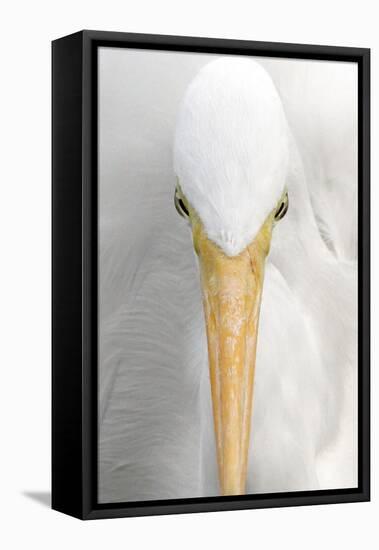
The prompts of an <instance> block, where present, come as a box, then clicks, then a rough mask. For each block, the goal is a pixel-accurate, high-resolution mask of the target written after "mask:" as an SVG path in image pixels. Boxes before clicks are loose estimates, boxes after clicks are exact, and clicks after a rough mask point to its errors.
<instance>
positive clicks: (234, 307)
mask: <svg viewBox="0 0 379 550" xmlns="http://www.w3.org/2000/svg"><path fill="white" fill-rule="evenodd" d="M272 222H273V219H272V216H269V217H268V218H267V220H266V222H265V223H264V224H263V226H262V228H261V229H260V231H259V233H258V234H257V236H256V237H255V239H254V241H253V242H252V243H251V244H250V245H248V246H247V247H246V249H245V250H243V251H242V252H241V253H240V254H239V255H238V256H233V257H229V256H227V255H226V254H224V253H223V252H222V250H221V249H220V248H219V247H218V246H217V245H216V244H214V243H213V242H212V241H211V240H210V239H208V237H207V236H206V234H205V231H204V228H203V226H202V223H201V221H200V220H199V219H198V218H197V219H195V220H194V222H193V224H192V229H193V240H194V246H195V250H196V252H197V254H198V257H199V263H200V272H201V283H202V289H203V304H204V313H205V321H206V329H207V338H208V357H209V370H210V381H211V390H212V404H213V419H214V428H215V435H216V445H217V461H218V472H219V480H220V490H221V494H222V495H240V494H244V493H245V487H246V470H247V462H248V451H249V442H250V420H251V414H252V398H253V385H254V370H255V357H256V349H257V336H258V322H259V311H260V304H261V295H262V287H263V279H264V266H265V259H266V256H267V254H268V251H269V248H270V242H271V231H272V225H273V224H272Z"/></svg>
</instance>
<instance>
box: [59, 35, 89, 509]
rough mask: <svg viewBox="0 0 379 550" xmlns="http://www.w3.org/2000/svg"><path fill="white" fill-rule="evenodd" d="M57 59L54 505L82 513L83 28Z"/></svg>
mask: <svg viewBox="0 0 379 550" xmlns="http://www.w3.org/2000/svg"><path fill="white" fill-rule="evenodd" d="M52 63H53V66H52V121H53V123H52V141H53V145H52V219H53V222H52V224H53V225H52V233H53V235H52V242H53V249H52V259H53V268H52V279H53V284H52V507H53V508H54V509H55V510H59V511H61V512H65V513H67V514H71V515H74V516H76V517H82V500H83V499H82V477H83V476H82V65H83V63H82V33H77V34H75V35H72V36H70V37H67V38H66V39H61V40H59V41H55V42H53V44H52Z"/></svg>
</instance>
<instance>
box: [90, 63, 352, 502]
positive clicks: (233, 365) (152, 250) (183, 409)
mask: <svg viewBox="0 0 379 550" xmlns="http://www.w3.org/2000/svg"><path fill="white" fill-rule="evenodd" d="M274 73H275V71H272V74H273V76H274ZM349 78H350V77H349ZM279 84H280V83H279ZM278 87H279V92H281V95H279V93H278V92H277V90H276V88H275V86H274V84H273V82H272V80H271V78H270V76H269V75H268V73H267V72H266V70H265V69H263V68H262V66H261V64H259V63H257V62H255V61H252V60H249V59H241V58H238V57H229V58H222V59H217V60H215V61H212V62H211V63H209V64H207V65H205V67H204V68H202V69H201V71H200V72H199V73H198V74H197V76H196V77H195V79H194V80H193V81H192V83H191V84H190V86H189V87H188V89H187V91H186V93H185V97H184V100H183V101H182V103H181V107H180V109H179V115H178V118H177V123H176V133H175V145H174V172H175V176H176V178H177V187H176V191H175V203H176V207H177V209H178V210H179V211H180V213H181V214H182V215H183V216H184V217H185V218H187V219H188V221H189V225H190V227H191V231H188V229H187V228H184V227H181V224H180V221H181V220H180V219H179V218H178V217H176V218H175V217H174V213H172V215H171V213H169V214H168V210H167V207H164V208H162V205H163V204H165V205H166V204H167V201H168V200H169V195H168V194H167V192H166V190H167V189H168V190H169V188H168V187H166V183H164V184H163V185H162V186H157V187H155V186H154V178H155V180H156V179H157V175H156V172H155V170H156V165H155V164H154V160H156V159H154V158H150V159H147V160H145V161H144V162H145V163H148V162H151V163H152V168H151V178H152V183H151V186H150V187H149V194H146V192H145V194H144V198H145V204H144V205H143V207H142V209H145V211H144V212H142V213H141V211H137V209H135V211H133V209H130V211H128V216H127V217H128V221H126V217H125V215H124V213H123V212H122V208H119V210H116V212H115V210H113V211H112V216H113V218H112V219H110V218H106V217H105V216H103V218H102V219H101V221H102V225H101V226H100V239H101V240H100V252H101V257H100V264H101V270H100V293H99V296H100V313H101V315H100V318H101V327H100V335H101V338H100V398H99V405H100V425H99V430H100V432H99V433H100V447H99V450H100V476H99V480H100V494H99V498H100V501H103V502H107V501H108V502H115V501H125V500H129V501H131V500H146V499H159V498H180V497H194V496H211V495H217V494H220V492H221V494H241V493H244V492H246V493H260V492H276V491H288V490H290V491H291V490H292V491H293V490H312V489H318V488H329V487H334V486H337V487H341V486H352V485H354V484H355V483H356V451H355V445H356V442H355V441H356V428H355V413H356V389H355V368H356V326H355V319H356V288H355V286H356V265H355V258H354V230H352V231H350V232H348V236H347V232H346V231H341V230H340V227H341V224H342V227H346V226H347V225H348V226H349V227H350V226H354V222H355V218H354V216H355V211H354V200H355V194H354V186H355V173H354V159H355V157H354V146H355V145H354V137H355V134H354V128H353V129H349V131H346V132H345V134H347V135H348V136H349V137H348V138H346V139H350V141H349V144H350V142H351V143H352V144H353V145H352V150H350V149H349V148H348V147H347V145H346V140H345V142H343V143H341V144H340V149H339V150H338V147H334V148H332V151H331V154H332V155H333V154H334V155H335V156H336V157H337V158H338V159H339V161H340V165H341V164H342V163H341V159H344V162H345V164H344V168H345V171H344V174H345V176H346V178H345V185H346V190H345V191H344V192H343V193H342V194H341V193H340V194H338V193H335V195H333V193H334V192H335V187H336V184H335V183H334V182H333V181H329V187H328V186H327V185H326V184H325V183H324V186H323V187H322V186H317V185H316V184H317V183H318V182H317V181H314V178H313V179H312V177H311V175H310V171H309V166H311V167H313V168H314V167H315V162H318V163H320V164H319V165H320V169H322V170H324V172H325V173H326V174H325V173H323V174H322V176H323V178H324V177H326V178H327V177H328V172H327V171H328V169H329V166H330V164H327V163H326V162H325V161H324V159H321V161H320V158H319V153H320V147H315V135H317V136H319V134H320V132H319V130H320V120H322V121H323V122H325V117H323V113H322V108H320V112H319V113H318V116H319V119H317V115H316V116H315V119H314V125H313V127H312V125H310V124H309V120H305V121H304V123H303V125H301V124H300V126H299V125H298V126H296V122H298V120H299V116H296V114H295V115H294V113H296V112H297V111H296V108H295V107H294V97H295V96H296V94H294V93H292V94H291V93H290V92H289V88H288V86H287V88H286V86H285V85H284V86H282V87H281V86H280V85H278ZM312 97H313V99H314V97H315V96H314V95H313V96H312ZM302 99H303V102H304V103H307V101H306V97H305V98H302ZM327 104H328V102H327V101H326V99H325V97H324V98H323V101H322V102H321V105H324V106H325V105H327ZM317 105H318V106H319V105H320V102H319V103H318V104H317ZM349 106H351V103H349ZM328 108H329V107H328ZM324 112H325V110H324ZM346 112H347V111H346V109H345V110H343V109H342V114H343V115H346ZM175 115H176V113H175ZM287 119H288V120H289V122H290V126H291V129H290V127H289V124H288V122H287ZM342 120H343V117H342V118H341V120H340V122H341V123H342V124H343V122H342ZM349 120H350V119H349ZM291 122H292V124H291ZM334 123H335V120H334ZM299 128H300V130H299ZM304 128H306V131H305V130H304ZM329 129H330V130H331V128H329ZM301 132H305V133H306V136H301ZM345 134H344V135H345ZM333 135H335V134H333ZM337 135H338V131H337ZM299 136H300V138H301V137H302V138H303V141H301V140H300V143H299ZM324 137H325V136H324ZM305 138H307V141H306V140H305ZM326 139H330V137H328V136H326ZM304 143H305V145H304ZM325 143H326V142H325V140H323V141H322V144H323V146H324V147H325ZM307 144H308V147H307ZM310 144H311V145H312V146H314V147H313V149H312V148H310V147H309V145H310ZM298 145H300V147H299V146H298ZM161 147H162V148H163V151H162V149H161V150H160V154H164V155H166V154H170V149H171V148H170V145H169V143H168V142H167V141H166V140H163V142H162V144H161ZM299 149H300V154H299ZM324 153H325V151H324ZM347 153H350V154H351V156H352V158H353V166H352V167H349V169H348V170H347V169H346V164H348V162H349V159H348V158H346V160H345V157H348V155H347ZM325 154H326V153H325ZM312 155H316V161H314V160H313V161H312ZM139 161H142V159H139ZM129 162H133V159H129ZM332 166H333V169H334V168H335V166H336V163H334V164H332ZM337 166H338V162H337ZM110 168H111V167H110ZM114 169H115V168H114V166H113V170H114ZM137 172H138V171H137ZM346 172H347V173H346ZM329 173H330V170H329ZM163 175H165V174H163ZM173 176H174V175H173ZM323 178H321V179H322V180H323V182H324V179H323ZM137 180H138V177H137ZM158 180H159V177H158ZM174 181H175V180H174V177H172V179H171V182H172V184H173V187H174ZM337 183H338V184H340V181H338V182H337ZM140 192H141V190H139V189H138V188H137V186H135V187H133V193H137V195H138V193H140ZM102 193H103V195H102ZM102 196H103V198H102ZM327 196H328V197H329V199H330V200H329V203H328V199H327ZM341 196H342V199H341ZM146 199H147V200H146ZM106 200H108V201H109V200H110V199H109V196H108V195H107V194H106V193H105V191H102V190H101V189H100V202H101V201H103V203H106ZM341 200H342V202H343V201H344V210H343V216H342V215H341V213H340V212H339V216H337V218H341V223H340V224H339V223H338V219H337V220H334V219H333V216H332V215H331V213H333V208H337V204H338V202H339V201H341ZM334 203H335V204H334ZM121 204H125V202H123V201H121ZM135 204H136V203H135ZM287 209H288V212H287ZM323 209H325V212H324V211H323ZM285 214H286V215H285ZM141 215H144V219H145V220H146V221H145V223H144V224H139V225H138V223H137V222H138V217H139V216H141ZM284 215H285V216H284ZM349 216H350V217H351V218H350V225H349V224H348V222H346V218H349ZM342 217H343V220H342ZM281 218H283V219H281ZM114 219H116V223H115V222H114ZM117 220H119V221H117ZM330 220H332V222H333V223H332V222H330ZM328 222H329V223H328ZM126 224H130V225H126ZM183 225H184V224H183ZM121 228H122V230H121ZM128 230H130V231H131V230H132V231H134V235H135V237H134V239H132V242H130V240H129V241H127V240H126V239H125V234H126V233H125V232H127V231H128ZM191 233H192V238H191ZM346 239H347V241H348V243H347V244H346ZM192 240H193V245H194V248H195V250H196V253H197V257H198V259H199V266H198V265H197V262H196V260H195V255H194V253H193V250H191V248H192ZM128 246H129V248H128ZM346 250H348V251H349V253H344V251H346ZM128 266H130V267H128ZM198 267H199V268H200V270H199V269H198ZM199 271H200V272H201V281H202V289H203V299H204V313H205V316H204V313H203V308H202V298H201V288H200V283H199V281H200V275H199ZM109 289H112V292H110V291H109ZM261 296H262V300H261ZM259 311H260V313H259ZM204 317H205V321H206V322H205V323H204ZM258 321H259V323H258ZM258 325H259V326H258ZM206 333H207V336H208V345H207V338H206ZM207 349H208V350H209V371H208V352H207ZM255 355H256V361H255ZM254 366H255V369H254ZM254 370H255V376H254ZM209 372H210V380H211V384H210V382H209ZM254 379H255V380H254ZM210 385H211V387H210ZM253 386H254V400H253V401H254V406H253V412H252V395H253ZM211 391H212V396H213V414H212V406H211V397H210V396H211ZM251 419H252V420H251ZM250 421H251V438H250ZM213 426H214V427H215V433H216V437H215V435H214V430H213ZM216 442H217V444H216ZM249 448H250V451H249Z"/></svg>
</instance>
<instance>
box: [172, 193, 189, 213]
mask: <svg viewBox="0 0 379 550" xmlns="http://www.w3.org/2000/svg"><path fill="white" fill-rule="evenodd" d="M174 202H175V208H176V210H177V212H178V213H179V214H180V215H181V216H182V217H183V218H185V219H186V220H188V218H189V211H188V208H187V206H186V205H185V202H184V200H183V198H182V196H181V193H180V191H179V190H178V188H176V189H175V197H174Z"/></svg>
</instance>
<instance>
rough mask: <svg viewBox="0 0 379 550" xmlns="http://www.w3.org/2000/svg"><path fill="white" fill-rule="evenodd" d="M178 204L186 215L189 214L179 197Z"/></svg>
mask: <svg viewBox="0 0 379 550" xmlns="http://www.w3.org/2000/svg"><path fill="white" fill-rule="evenodd" d="M179 206H180V208H181V209H182V210H183V212H184V213H185V215H186V216H189V212H188V210H187V208H186V206H185V204H184V202H183V201H182V199H179Z"/></svg>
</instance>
